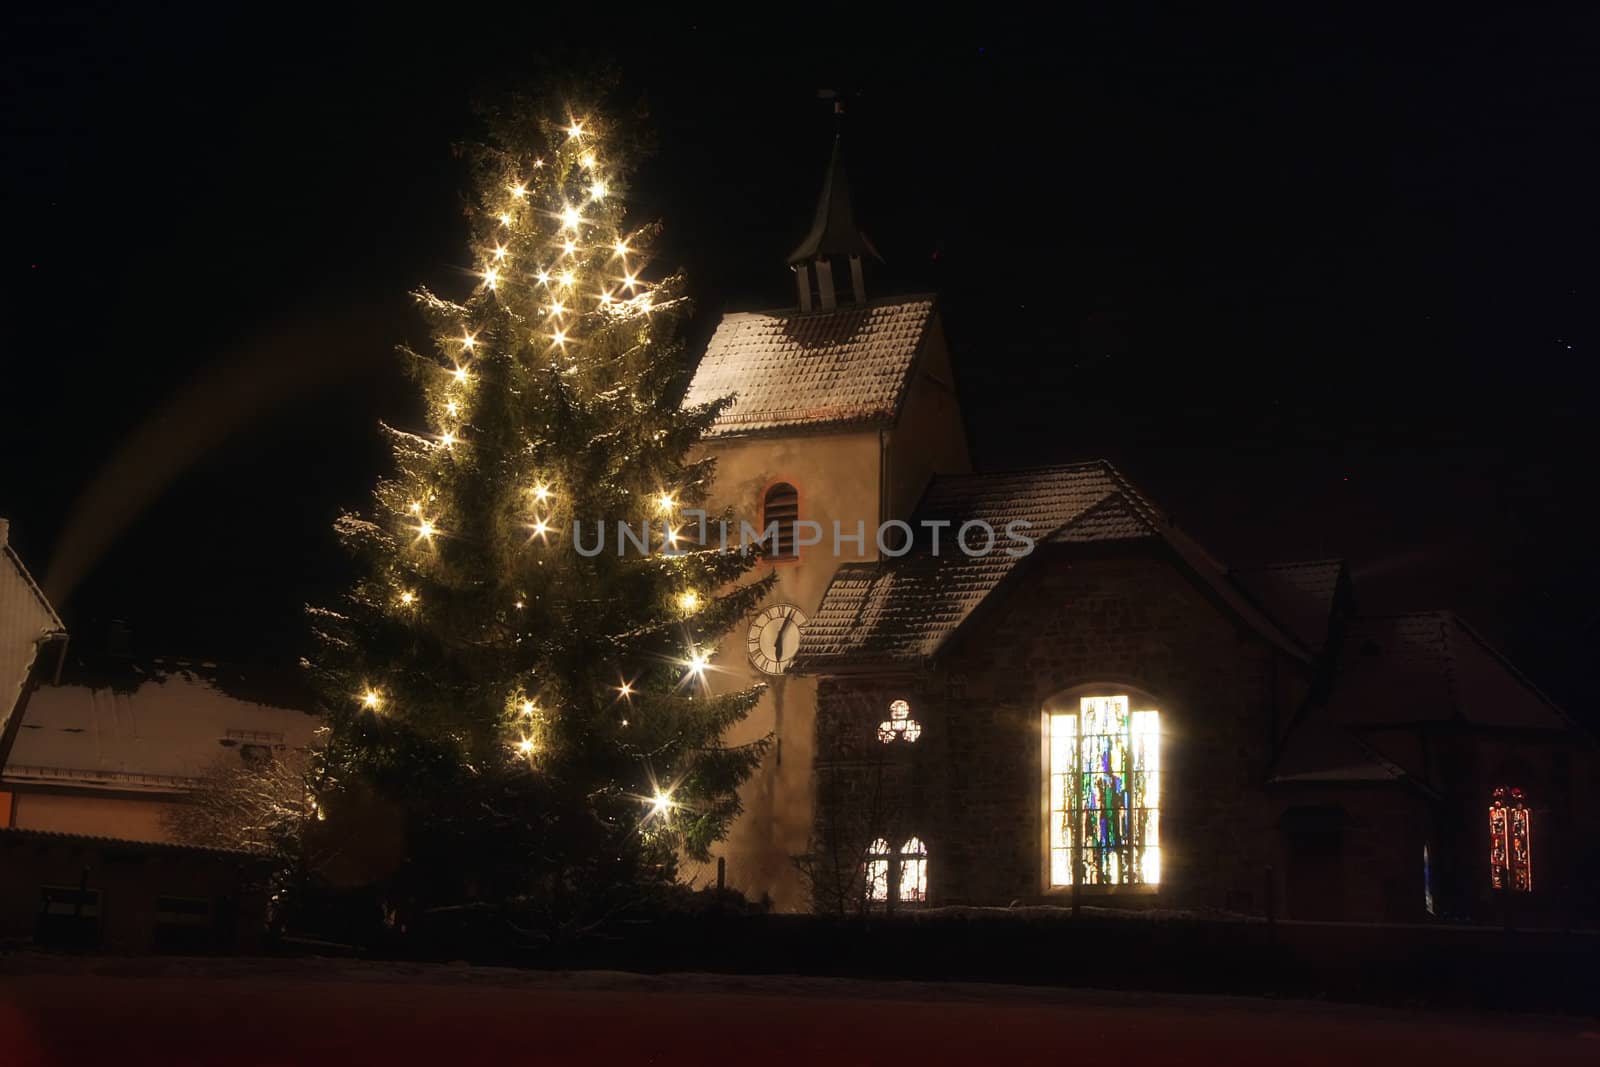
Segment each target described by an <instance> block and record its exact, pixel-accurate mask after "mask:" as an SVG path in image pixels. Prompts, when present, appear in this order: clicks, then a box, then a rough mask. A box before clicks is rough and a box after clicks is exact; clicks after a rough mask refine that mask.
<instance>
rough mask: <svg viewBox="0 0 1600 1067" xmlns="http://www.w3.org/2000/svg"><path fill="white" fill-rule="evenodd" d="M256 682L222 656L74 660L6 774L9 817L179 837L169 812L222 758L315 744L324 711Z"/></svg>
mask: <svg viewBox="0 0 1600 1067" xmlns="http://www.w3.org/2000/svg"><path fill="white" fill-rule="evenodd" d="M245 685H246V683H245V681H244V679H242V678H239V677H238V676H237V675H236V674H235V673H234V672H231V671H229V670H228V669H227V668H224V667H219V666H218V665H217V664H214V663H194V662H189V661H185V660H159V659H155V660H149V661H146V662H142V663H141V662H135V661H134V660H133V659H131V658H124V657H120V656H113V657H110V658H109V659H107V660H105V661H104V662H101V663H97V664H94V665H93V666H89V665H85V664H83V663H76V664H72V665H70V666H69V667H68V668H67V670H66V673H65V675H64V677H63V678H62V680H61V681H60V683H59V684H45V685H41V686H39V687H38V688H37V689H36V690H35V691H34V693H33V695H32V698H31V699H30V701H29V703H28V707H27V712H26V714H25V716H24V717H23V720H22V722H21V726H20V729H19V730H18V731H17V741H16V745H15V747H14V748H13V750H12V753H11V758H10V760H9V761H8V762H7V763H6V765H5V770H4V775H3V776H0V790H3V791H5V793H7V794H9V796H10V798H11V802H10V807H11V814H10V819H9V822H8V823H7V825H9V826H13V827H16V828H18V829H24V830H45V831H53V832H57V833H70V834H87V835H90V836H94V837H109V838H116V839H119V840H123V841H156V842H170V841H171V835H170V834H169V833H168V832H167V830H166V828H165V827H164V826H163V821H162V814H163V812H164V811H165V810H166V809H167V808H169V807H171V806H172V805H174V804H182V803H184V801H185V798H186V797H187V795H188V793H189V792H190V791H191V790H192V789H193V788H194V787H195V786H196V785H197V784H199V782H200V781H201V779H202V778H203V777H204V776H205V775H206V774H208V773H210V772H211V771H212V770H213V769H214V768H217V767H219V766H226V765H227V764H228V763H229V762H242V761H247V760H254V759H278V758H283V757H284V756H285V755H286V754H288V753H289V752H291V751H301V752H303V751H305V750H307V749H308V748H309V747H310V745H311V742H312V736H313V733H314V732H315V730H316V727H317V719H316V718H315V717H313V716H311V715H308V714H307V713H305V712H302V711H295V710H293V709H291V708H287V707H282V706H279V705H278V704H276V703H271V702H269V701H272V700H273V699H274V696H273V695H269V694H257V693H251V692H249V691H248V690H247V689H245V688H244V687H245ZM241 694H242V695H241Z"/></svg>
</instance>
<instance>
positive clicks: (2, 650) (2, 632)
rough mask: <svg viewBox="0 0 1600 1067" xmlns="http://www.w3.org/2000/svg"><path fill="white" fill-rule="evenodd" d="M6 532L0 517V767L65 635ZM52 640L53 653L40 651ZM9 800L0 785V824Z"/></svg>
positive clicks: (63, 648) (56, 661) (8, 529)
mask: <svg viewBox="0 0 1600 1067" xmlns="http://www.w3.org/2000/svg"><path fill="white" fill-rule="evenodd" d="M10 534H11V524H10V523H9V522H7V521H6V520H5V519H0V767H4V766H5V764H6V760H7V757H8V755H9V753H10V751H11V746H12V744H13V743H14V742H15V740H16V736H17V730H18V728H19V727H20V725H21V722H22V717H23V715H25V714H26V713H27V708H28V699H29V697H30V696H31V695H32V693H33V690H34V689H35V688H36V687H37V685H38V681H39V678H40V676H41V675H42V674H43V673H44V672H45V671H46V670H54V669H55V668H56V666H57V665H58V664H59V663H60V661H61V656H62V655H64V654H65V652H66V641H67V629H66V627H65V626H63V625H61V619H60V618H59V617H57V615H56V611H55V608H53V607H51V606H50V601H49V600H47V599H46V598H45V595H44V592H43V591H42V590H40V588H39V586H38V583H36V582H35V581H34V580H33V575H31V574H29V573H28V568H27V567H25V566H23V564H22V558H21V557H20V556H18V555H17V553H16V551H15V550H14V549H13V548H12V547H11V539H10ZM52 646H53V647H54V655H51V654H48V653H46V654H43V655H41V652H44V651H45V650H46V649H49V648H51V647H52ZM11 805H12V798H11V795H10V794H9V793H7V792H6V791H5V788H4V786H0V827H5V826H9V825H11Z"/></svg>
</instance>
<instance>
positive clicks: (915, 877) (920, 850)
mask: <svg viewBox="0 0 1600 1067" xmlns="http://www.w3.org/2000/svg"><path fill="white" fill-rule="evenodd" d="M899 889H900V897H899V899H900V901H901V903H905V904H922V903H924V902H926V901H927V899H928V846H927V845H924V844H923V843H922V838H920V837H913V838H911V840H909V841H907V842H906V843H905V844H903V845H901V846H900V886H899Z"/></svg>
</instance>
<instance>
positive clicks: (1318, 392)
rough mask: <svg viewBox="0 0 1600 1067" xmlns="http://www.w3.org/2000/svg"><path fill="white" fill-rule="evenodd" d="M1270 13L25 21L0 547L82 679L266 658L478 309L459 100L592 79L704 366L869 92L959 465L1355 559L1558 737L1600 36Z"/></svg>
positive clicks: (1552, 27)
mask: <svg viewBox="0 0 1600 1067" xmlns="http://www.w3.org/2000/svg"><path fill="white" fill-rule="evenodd" d="M1278 6H1279V7H1282V8H1285V9H1287V10H1284V11H1282V12H1279V13H1277V14H1264V13H1262V12H1261V11H1254V12H1251V13H1250V14H1248V15H1244V14H1240V15H1238V16H1228V15H1226V14H1219V13H1218V12H1217V11H1216V10H1215V9H1214V6H1208V7H1207V8H1206V9H1205V10H1204V11H1203V13H1201V14H1196V15H1190V16H1184V17H1169V16H1159V15H1156V14H1152V13H1150V12H1149V11H1148V9H1144V8H1139V9H1132V8H1131V7H1130V6H1129V5H1121V4H1119V5H1111V6H1109V7H1108V9H1107V10H1108V11H1114V12H1116V13H1115V14H1111V13H1106V14H1095V13H1085V14H1079V15H1074V16H1072V17H1071V18H1069V19H1067V20H1066V21H1064V22H1060V23H1059V24H1056V25H1052V26H1049V27H1046V26H1044V25H1043V24H1039V25H1031V26H1030V25H1021V24H1018V25H1012V26H999V25H995V26H985V25H983V24H982V23H981V21H979V20H978V19H977V18H976V16H971V15H968V16H965V17H963V18H962V19H960V20H958V21H949V22H944V21H940V20H939V19H937V18H935V17H933V16H931V15H927V14H922V15H918V16H916V17H902V18H897V19H894V20H892V21H889V20H885V21H883V22H882V23H881V24H880V23H875V22H873V21H872V20H870V19H868V18H865V17H862V16H859V15H858V16H853V17H851V18H849V19H844V20H840V21H829V20H827V19H825V18H824V17H822V14H821V9H820V8H819V9H811V8H808V7H804V6H802V7H793V6H789V7H783V8H782V9H781V10H779V9H773V12H772V13H768V14H764V15H760V16H758V15H756V14H754V12H757V11H758V9H757V8H755V7H751V8H749V11H750V12H752V14H749V15H747V16H745V18H744V19H743V20H742V21H740V22H738V23H737V24H735V23H731V22H725V21H722V20H718V21H716V22H706V23H704V24H700V25H695V24H693V23H692V22H686V21H682V17H681V16H676V15H674V13H672V12H668V13H661V12H659V11H658V13H655V14H649V15H641V14H628V13H627V12H626V11H625V10H622V9H619V10H618V11H616V12H614V13H610V14H608V15H607V16H606V17H605V18H603V19H600V20H599V21H597V22H593V23H588V24H582V23H579V22H577V21H576V20H575V19H572V18H561V17H555V16H552V15H550V14H549V12H548V11H545V10H540V9H539V7H538V6H537V5H527V4H518V5H507V6H505V7H504V8H502V9H496V8H493V7H482V8H475V9H472V10H470V11H469V10H467V9H466V8H465V7H463V8H462V9H460V10H457V9H453V8H443V9H438V10H436V11H435V12H434V13H433V14H432V15H431V16H430V17H429V18H428V19H427V20H426V21H409V20H407V19H405V18H404V17H403V16H402V15H401V14H400V13H399V9H398V8H394V7H390V8H370V9H360V10H356V9H351V10H350V11H348V12H346V13H333V14H330V13H329V12H327V11H321V12H317V13H315V14H311V13H307V12H297V11H295V10H293V9H292V8H290V7H287V6H283V5H274V6H271V7H267V8H261V9H257V10H254V11H251V12H245V13H229V12H228V11H226V10H224V8H225V5H206V6H198V5H195V6H190V5H184V4H178V5H171V6H168V7H166V8H164V9H163V10H162V11H161V12H159V13H155V14H149V13H137V14H131V13H120V12H117V11H116V9H115V8H111V7H108V8H107V9H106V10H105V11H103V12H98V13H96V12H93V11H90V10H77V11H71V10H61V11H57V12H52V13H38V12H35V13H32V14H29V13H27V12H18V11H13V12H11V13H10V14H8V15H6V16H5V19H6V25H5V26H4V32H3V37H4V42H5V43H4V46H3V47H4V49H5V63H4V75H3V76H4V78H5V79H6V82H7V84H6V92H5V105H4V106H5V179H4V180H5V182H6V186H7V195H6V199H5V202H6V207H7V219H6V240H5V286H4V294H5V299H6V302H7V305H8V308H7V314H6V315H5V318H4V320H3V321H4V323H5V324H6V327H7V334H8V336H7V337H6V338H5V341H4V345H5V350H6V353H7V355H6V360H5V363H6V372H5V376H4V386H3V388H0V395H3V396H4V397H5V398H6V401H7V402H6V403H5V405H4V409H3V411H4V417H3V420H0V423H3V425H0V435H3V439H0V444H3V446H4V447H3V451H0V455H3V456H4V459H3V460H0V515H4V516H6V517H8V518H10V519H11V520H12V522H13V526H12V539H13V541H14V543H15V544H17V546H18V547H19V549H20V550H21V551H22V553H23V555H24V557H25V558H26V559H27V560H28V561H29V562H30V564H31V565H32V566H33V568H34V569H35V571H36V572H38V573H40V574H41V575H45V576H48V577H47V578H46V581H47V582H48V583H49V584H51V585H52V586H54V587H56V588H58V589H59V588H60V587H61V586H62V585H63V584H65V583H69V582H70V583H71V584H73V585H74V588H73V591H72V592H71V594H70V596H68V597H66V598H65V599H64V601H63V603H62V608H63V611H64V614H65V615H66V616H67V619H68V622H69V624H71V625H72V626H74V627H75V628H77V629H79V630H80V632H84V633H92V632H93V631H94V628H95V627H96V626H98V625H99V624H100V623H102V622H103V621H104V620H105V619H107V618H109V617H113V616H120V617H124V618H127V619H129V620H131V621H132V622H133V624H134V626H135V629H136V634H137V644H138V646H139V648H140V649H141V650H142V651H145V652H149V653H167V654H191V655H208V656H217V657H224V658H230V659H235V660H254V659H265V660H268V661H279V662H282V661H285V660H289V659H292V658H293V656H294V655H296V654H298V652H299V651H300V645H301V632H300V623H299V606H300V604H301V603H302V602H304V601H305V600H307V599H316V598H319V597H321V596H325V595H326V593H325V591H326V590H327V589H329V588H332V587H334V586H336V584H337V582H338V580H339V578H340V576H341V573H342V572H341V567H342V560H341V558H340V556H339V554H338V552H337V550H336V549H335V547H334V542H333V539H332V536H331V534H330V532H329V524H330V523H331V521H332V519H333V518H334V516H335V515H336V514H337V513H338V512H339V510H340V509H341V508H342V507H345V506H359V505H361V504H362V503H363V502H364V499H365V496H366V493H367V491H368V489H369V487H370V485H371V483H372V480H373V478H374V477H375V475H376V474H377V472H378V471H379V470H380V469H381V465H382V461H383V457H382V454H381V451H380V448H379V441H378V438H377V434H376V431H375V423H376V420H377V419H378V418H380V417H386V418H390V419H394V420H400V421H404V420H405V419H406V418H407V417H408V412H409V411H410V403H411V401H410V399H409V396H408V393H407V390H406V387H405V386H404V384H403V383H402V382H401V381H400V379H399V376H398V374H397V373H396V369H395V365H394V362H393V361H392V360H391V358H390V355H389V353H390V351H391V349H392V346H393V345H394V344H395V343H397V342H399V341H402V340H405V339H407V338H415V337H416V336H417V333H418V326H419V324H418V322H417V321H416V319H415V317H414V316H413V315H412V314H411V311H410V306H409V304H408V301H407V299H406V293H407V291H408V289H409V288H411V287H412V286H414V285H416V284H419V283H426V284H428V285H430V286H432V287H435V288H437V289H440V290H443V291H446V292H459V291H462V288H463V286H464V285H465V281H464V276H463V274H462V270H461V268H462V266H463V265H464V264H466V263H467V262H468V256H467V254H466V248H465V242H464V236H465V226H464V222H463V219H462V217H461V215H460V212H459V209H458V206H457V205H458V201H457V192H458V190H459V188H460V182H461V174H460V172H459V170H458V168H457V164H456V162H455V160H454V159H453V158H452V156H451V153H450V146H451V143H452V141H453V140H455V139H457V138H459V137H461V136H462V135H463V134H464V133H465V132H466V131H467V129H468V128H469V115H470V112H469V108H468V103H469V101H470V100H471V99H472V98H473V97H474V96H476V95H480V94H481V93H482V92H483V91H484V90H485V89H486V88H487V87H490V86H492V85H494V84H497V83H504V82H516V81H518V80H519V79H520V80H524V81H525V83H526V84H529V85H534V86H537V85H538V84H539V79H540V78H541V76H542V74H543V73H544V72H546V70H547V69H548V68H547V67H546V66H545V65H544V63H543V62H542V61H539V60H536V59H535V58H533V57H535V56H537V55H540V54H546V53H550V52H552V51H555V52H559V51H561V50H562V47H563V46H564V45H566V44H581V45H582V46H584V47H585V48H590V49H594V50H596V51H597V52H599V53H601V54H606V55H609V56H610V57H612V58H614V59H615V60H616V61H617V63H618V64H619V65H620V67H621V69H622V70H623V72H624V76H625V79H626V86H627V90H628V92H629V93H630V94H631V95H632V96H636V97H638V98H640V99H642V100H645V101H647V102H648V104H649V107H650V111H651V114H652V115H653V116H654V120H655V125H656V128H657V130H658V136H659V140H660V150H659V152H658V154H657V155H656V157H655V158H654V159H653V160H651V161H650V163H649V164H648V166H647V167H646V168H645V170H644V172H643V173H642V174H641V175H640V176H639V177H638V179H637V181H636V183H635V190H634V192H635V201H636V203H637V205H638V207H639V210H640V212H641V213H642V214H646V215H656V216H660V217H662V218H664V219H665V220H666V222H667V224H668V226H669V231H668V234H669V236H668V240H667V252H666V255H665V256H664V257H663V258H664V260H665V261H666V262H667V263H668V265H679V264H681V265H682V266H684V267H686V268H687V269H688V270H689V272H690V276H691V284H692V288H693V291H694V292H695V294H696V296H697V298H698V300H699V304H700V308H701V312H700V315H701V317H700V319H699V320H698V321H697V323H696V324H695V329H696V331H697V333H698V334H699V335H701V336H703V335H704V333H705V332H706V331H707V330H708V329H709V327H710V325H711V324H712V323H713V322H714V319H715V316H716V315H717V314H718V313H720V312H721V311H722V310H724V309H741V308H752V307H767V306H775V305H779V304H783V303H786V302H788V300H789V299H790V297H791V293H792V289H791V283H790V280H789V276H788V274H787V271H786V269H785V268H784V266H783V257H784V255H785V254H786V253H787V252H788V250H789V248H790V247H792V245H793V244H794V243H795V242H796V241H797V240H798V238H799V237H800V236H801V234H802V233H803V232H804V230H805V227H806V223H807V221H808V220H807V216H808V214H809V212H810V210H811V207H812V205H813V203H814V200H815V196H816V191H817V188H818V186H819V183H820V180H821V171H822V166H823V163H824V161H825V159H826V155H827V150H828V139H829V137H830V135H831V126H832V121H833V120H832V118H831V116H830V115H829V114H828V111H827V108H826V105H824V104H822V103H819V102H818V100H817V99H816V90H817V89H819V88H823V87H830V88H832V87H842V88H846V89H850V90H853V91H855V92H856V93H858V94H859V95H858V97H857V99H856V100H855V102H854V103H853V104H852V107H851V114H850V116H849V120H848V121H849V123H850V132H849V135H848V136H849V157H850V161H851V173H852V178H853V184H854V186H855V190H856V201H857V204H858V207H859V212H860V215H861V217H862V221H863V224H864V226H865V228H866V229H867V230H868V232H869V233H870V234H871V235H872V236H873V238H874V239H875V241H876V243H877V244H878V246H879V247H880V249H881V250H882V251H883V252H884V254H885V256H886V257H887V259H888V261H889V263H888V266H887V267H885V268H882V269H880V271H879V272H878V274H877V275H876V276H875V277H874V278H873V279H872V281H871V283H870V284H871V286H872V287H873V288H874V289H876V290H877V291H879V292H887V291H892V290H916V289H930V288H931V289H937V290H939V291H940V292H941V294H942V296H943V300H944V311H945V316H946V319H947V322H948V324H949V327H950V331H951V335H952V339H953V343H954V348H955V354H956V361H957V375H958V378H959V385H960V388H961V390H962V394H963V398H964V401H965V404H966V409H967V412H968V421H969V427H970V433H971V436H972V438H973V441H974V443H975V447H976V454H977V459H978V461H979V462H980V464H981V465H984V466H990V467H994V466H1003V465H1014V464H1021V463H1033V462H1047V461H1061V460H1071V459H1084V458H1094V457H1099V456H1108V457H1111V458H1113V459H1115V460H1117V461H1118V462H1120V463H1122V464H1123V465H1124V467H1125V469H1126V470H1127V471H1128V472H1129V473H1130V474H1131V475H1132V476H1133V477H1134V479H1135V480H1136V481H1137V482H1139V483H1140V484H1141V485H1142V486H1143V487H1144V488H1145V489H1146V490H1147V492H1149V493H1150V495H1152V496H1153V497H1154V498H1155V499H1156V500H1157V502H1158V503H1159V504H1161V505H1163V506H1164V507H1166V508H1168V509H1169V510H1171V511H1172V512H1173V513H1174V514H1175V516H1176V517H1177V519H1178V520H1179V522H1180V523H1182V524H1183V525H1185V526H1186V527H1188V528H1189V529H1190V530H1191V531H1192V532H1194V533H1195V534H1196V535H1197V536H1198V537H1199V538H1200V539H1201V540H1202V541H1203V542H1204V543H1206V544H1207V545H1208V546H1209V547H1210V548H1212V550H1213V551H1214V552H1215V553H1217V554H1218V555H1219V556H1221V557H1222V558H1223V559H1225V560H1227V561H1229V562H1232V563H1236V564H1250V563H1260V562H1268V561H1272V560H1280V559H1292V558H1305V557H1320V556H1327V555H1346V556H1348V558H1350V559H1351V561H1352V564H1353V566H1354V568H1355V572H1356V575H1357V581H1358V592H1359V594H1360V596H1361V599H1362V602H1363V605H1364V606H1365V607H1366V608H1368V609H1370V610H1377V611H1385V610H1398V609H1408V608H1431V607H1452V608H1455V609H1457V610H1460V611H1462V612H1463V613H1464V614H1465V615H1466V616H1467V617H1468V618H1469V619H1470V620H1472V621H1474V622H1475V623H1477V624H1478V625H1479V626H1480V627H1481V628H1482V629H1484V630H1485V631H1486V632H1487V633H1488V634H1489V635H1491V637H1493V638H1494V639H1495V640H1496V641H1498V642H1499V643H1501V644H1502V645H1503V646H1504V647H1507V648H1508V649H1509V650H1510V651H1511V652H1512V653H1513V654H1514V656H1515V657H1516V658H1517V659H1518V660H1519V662H1521V663H1522V664H1523V665H1524V666H1525V667H1526V668H1527V669H1528V670H1529V671H1530V673H1532V674H1533V675H1534V676H1535V678H1536V679H1538V680H1539V681H1541V682H1543V683H1545V684H1546V685H1548V686H1549V687H1551V688H1552V689H1554V690H1555V691H1556V692H1558V693H1559V694H1561V695H1563V696H1565V697H1567V698H1568V699H1569V702H1574V703H1580V704H1581V703H1582V702H1583V698H1582V697H1581V696H1579V694H1583V693H1585V692H1586V690H1585V689H1584V687H1583V683H1584V682H1585V681H1586V680H1587V671H1588V667H1587V660H1588V659H1589V658H1590V657H1591V650H1592V648H1593V646H1594V643H1595V640H1596V637H1597V634H1600V614H1597V606H1596V594H1597V592H1600V567H1597V565H1596V563H1595V558H1594V553H1593V551H1592V549H1591V545H1590V542H1591V540H1592V535H1591V532H1590V531H1591V529H1592V527H1593V521H1594V519H1595V507H1594V505H1593V503H1592V502H1591V498H1592V496H1593V489H1592V486H1593V482H1594V477H1593V474H1592V470H1591V463H1592V461H1591V456H1592V455H1594V454H1596V453H1597V451H1600V449H1597V448H1596V445H1597V444H1600V433H1597V431H1596V430H1595V428H1594V426H1593V399H1592V397H1593V378H1594V375H1593V374H1592V373H1591V372H1590V370H1589V363H1590V361H1591V360H1592V359H1593V358H1594V352H1595V347H1596V342H1597V333H1596V326H1597V322H1596V318H1597V316H1596V312H1595V303H1594V302H1595V295H1596V281H1597V278H1596V271H1595V265H1594V263H1595V252H1594V246H1595V237H1596V234H1597V232H1600V231H1597V227H1596V222H1597V221H1600V220H1597V217H1596V216H1597V209H1596V196H1595V189H1596V188H1600V184H1597V178H1600V174H1597V167H1596V157H1597V152H1600V148H1597V144H1596V132H1597V131H1596V119H1595V117H1596V115H1597V114H1600V91H1597V83H1596V78H1595V74H1594V69H1593V67H1594V64H1593V56H1594V55H1595V54H1596V46H1597V43H1600V42H1597V40H1596V32H1595V31H1596V29H1597V28H1600V27H1597V24H1596V21H1595V19H1594V18H1593V17H1592V16H1580V15H1577V14H1566V15H1529V14H1523V13H1516V12H1511V11H1506V12H1502V13H1499V14H1495V15H1488V14H1484V15H1470V14H1463V13H1461V12H1459V11H1455V12H1451V11H1449V10H1448V9H1445V8H1440V9H1439V11H1438V12H1437V13H1433V14H1427V15H1423V14H1410V15H1402V14H1399V13H1397V12H1395V11H1389V12H1386V13H1384V14H1382V15H1381V17H1377V16H1375V17H1372V18H1362V17H1360V16H1357V15H1353V14H1352V15H1345V16H1338V17H1336V16H1335V15H1333V14H1330V13H1321V14H1316V13H1311V12H1308V11H1304V10H1301V8H1302V7H1304V6H1306V5H1278ZM1576 6H1577V5H1574V8H1576ZM760 10H765V9H760ZM669 15H674V17H669ZM779 16H782V17H783V18H785V19H788V20H791V21H790V22H789V24H783V23H780V22H774V21H770V20H772V19H774V18H777V17H779ZM758 17H759V18H761V19H764V20H768V21H757V19H758ZM564 62H568V63H570V62H571V60H570V58H569V59H567V60H564ZM75 576H76V577H77V578H78V580H77V581H73V578H74V577H75Z"/></svg>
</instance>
